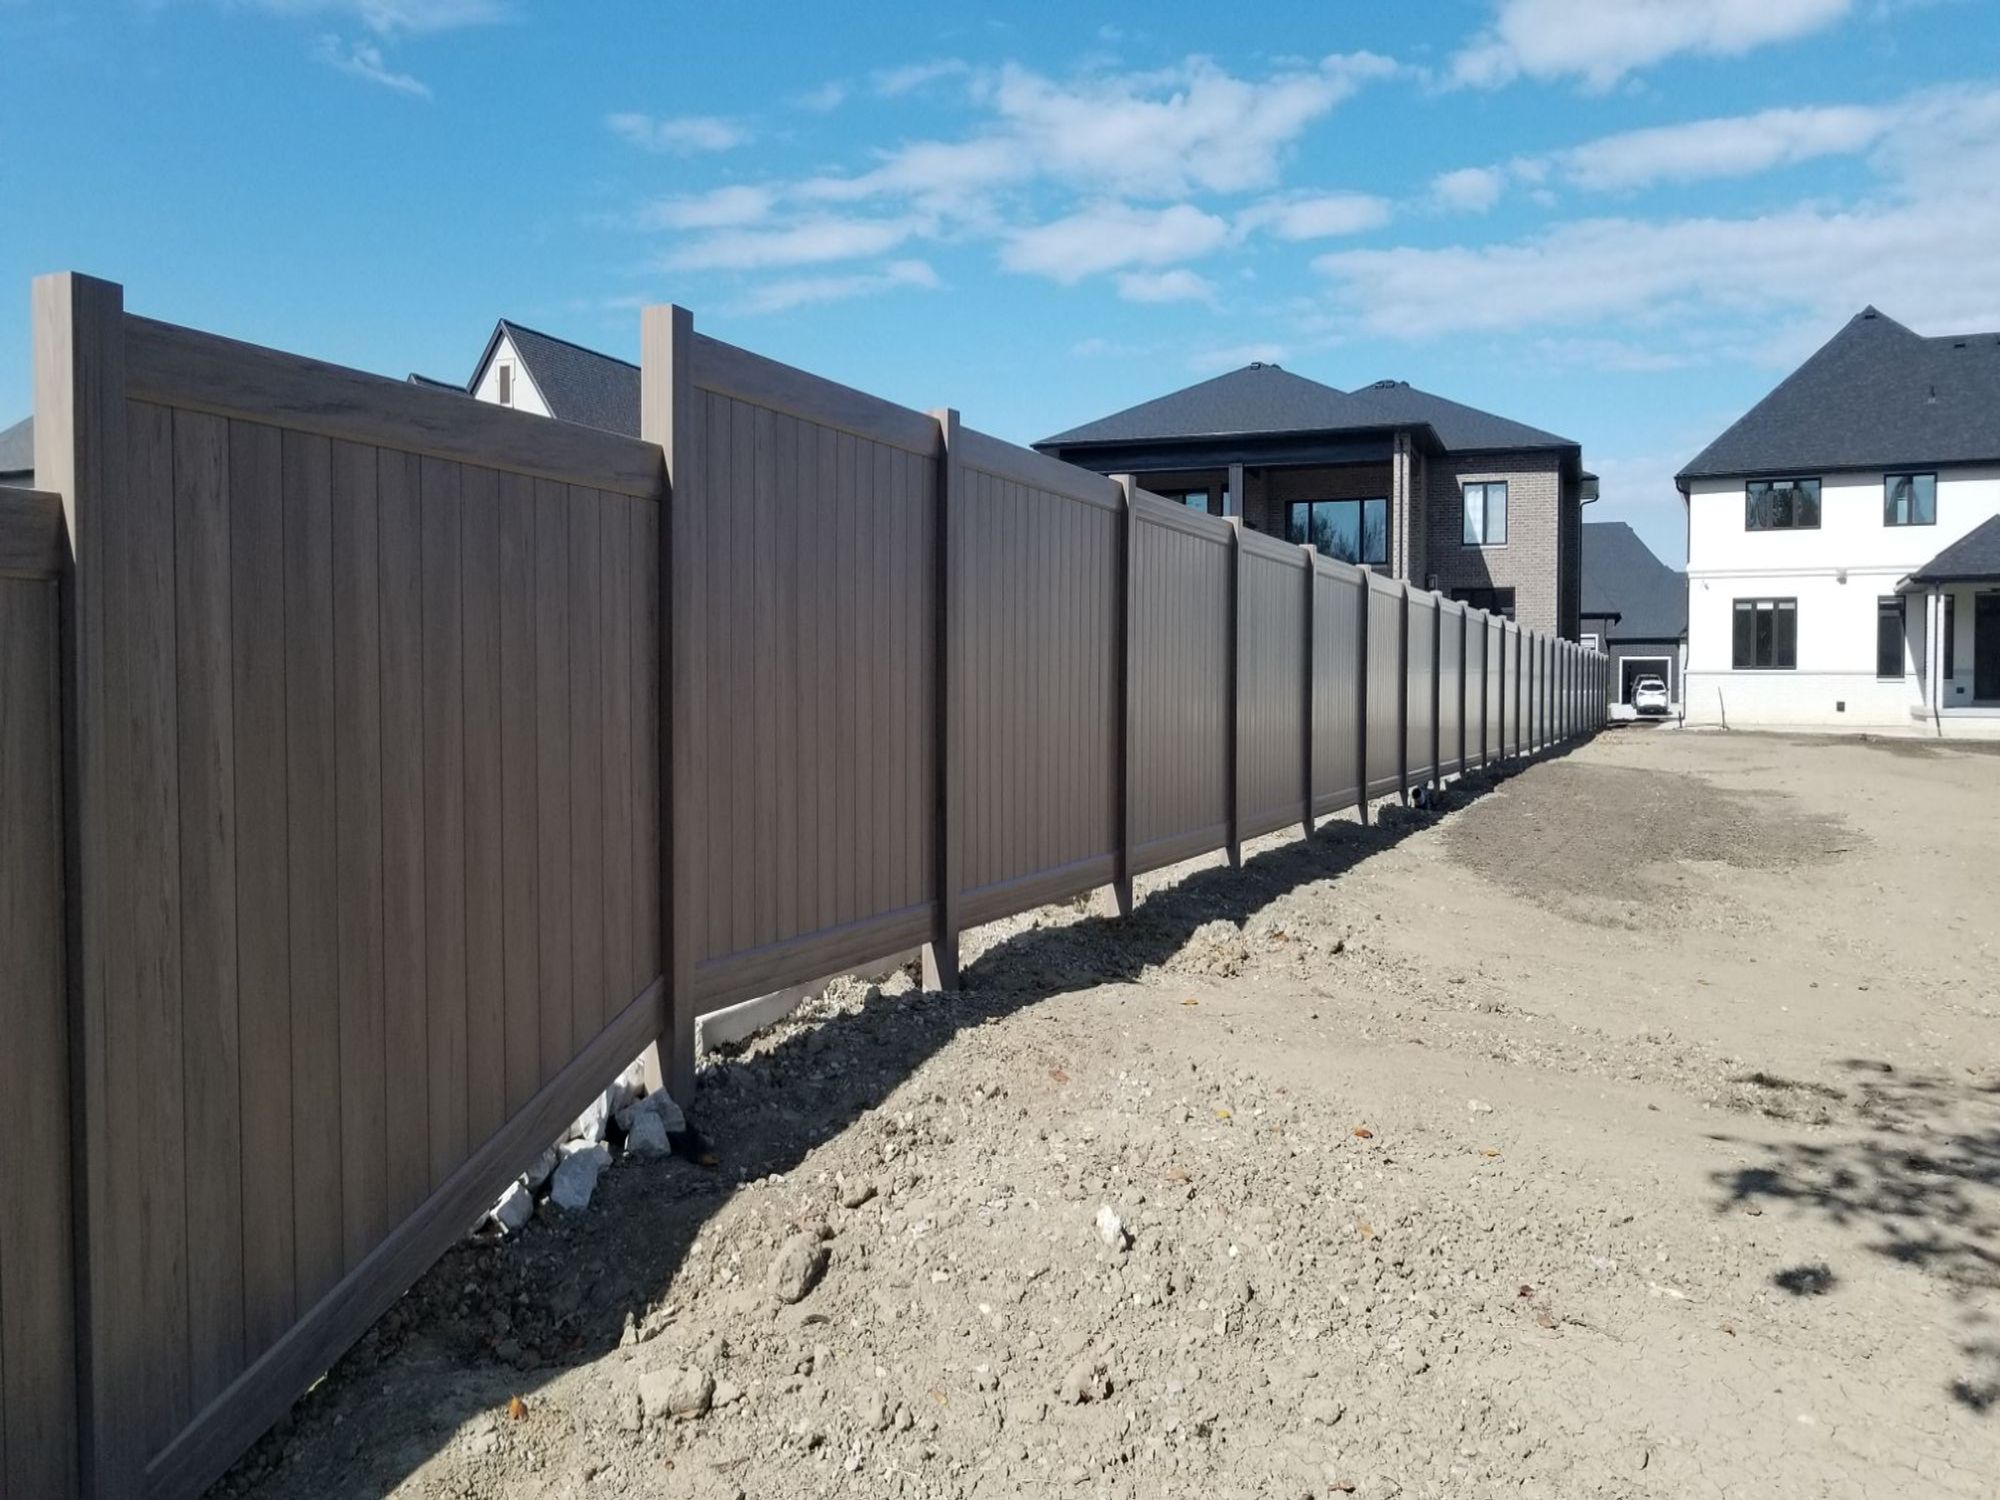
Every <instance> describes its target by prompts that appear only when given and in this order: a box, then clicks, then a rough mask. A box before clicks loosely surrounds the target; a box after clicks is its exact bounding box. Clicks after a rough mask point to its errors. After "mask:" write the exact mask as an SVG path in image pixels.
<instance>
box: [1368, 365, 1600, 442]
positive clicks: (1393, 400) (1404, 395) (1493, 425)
mask: <svg viewBox="0 0 2000 1500" xmlns="http://www.w3.org/2000/svg"><path fill="white" fill-rule="evenodd" d="M1354 394H1355V395H1357V396H1360V397H1362V398H1363V399H1365V400H1366V401H1367V402H1368V404H1369V405H1370V406H1372V407H1374V408H1375V409H1376V410H1378V411H1385V412H1387V413H1389V415H1390V416H1391V417H1393V418H1394V419H1395V420H1396V421H1397V422H1398V423H1400V424H1406V425H1410V426H1414V425H1417V424H1419V423H1425V422H1427V423H1429V424H1430V428H1431V431H1433V432H1435V433H1436V434H1437V436H1438V441H1439V442H1440V443H1442V444H1443V445H1444V450H1445V451H1446V452H1447V453H1475V452H1478V451H1479V450H1481V449H1485V448H1574V447H1576V446H1577V445H1576V444H1575V443H1573V442H1571V441H1570V440H1569V439H1568V438H1566V437H1557V436H1556V435H1555V434H1554V433H1553V432H1544V431H1542V429H1541V428H1539V427H1530V426H1529V425H1528V424H1527V423H1525V422H1515V421H1511V420H1509V419H1508V418H1506V417H1496V416H1495V415H1494V414H1493V413H1492V412H1490V411H1481V410H1480V409H1479V408H1478V407H1476V406H1466V405H1465V404H1464V403H1462V402H1458V401H1448V400H1446V399H1445V398H1444V397H1443V396H1433V395H1432V394H1431V393H1430V392H1429V391H1420V390H1418V389H1417V388H1416V387H1415V386H1413V385H1411V384H1410V383H1409V381H1407V380H1378V381H1376V382H1375V384H1373V385H1366V386H1363V387H1362V388H1361V389H1360V390H1358V391H1356V392H1355V393H1354Z"/></svg>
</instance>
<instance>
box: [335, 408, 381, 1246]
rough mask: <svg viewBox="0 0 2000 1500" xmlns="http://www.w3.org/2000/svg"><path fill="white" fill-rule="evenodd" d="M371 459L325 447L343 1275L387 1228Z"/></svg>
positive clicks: (342, 446)
mask: <svg viewBox="0 0 2000 1500" xmlns="http://www.w3.org/2000/svg"><path fill="white" fill-rule="evenodd" d="M377 470H378V460H377V456H376V451H375V449H373V448H371V447H367V446H365V445H363V444H360V443H345V442H339V443H335V444H334V445H333V452H332V490H333V723H334V763H335V765H336V767H337V772H336V777H335V782H334V801H335V805H336V806H337V807H338V809H339V812H340V820H339V825H338V827H337V829H336V831H335V845H336V849H335V858H336V868H335V872H334V879H335V888H336V893H337V894H336V897H335V900H336V904H337V923H336V936H337V940H338V944H339V965H340V967H339V991H340V1170H341V1226H342V1229H343V1231H344V1236H345V1243H344V1246H343V1255H342V1263H343V1268H344V1269H345V1270H349V1271H351V1270H353V1269H354V1267H356V1266H357V1265H359V1264H360V1263H361V1261H362V1260H363V1259H364V1258H365V1257H366V1256H367V1254H368V1252H369V1250H371V1249H373V1248H374V1246H375V1245H376V1244H377V1243H378V1242H379V1241H380V1240H381V1238H382V1236H383V1235H385V1234H387V1233H388V1232H389V1230H390V1229H391V1228H392V1227H393V1226H394V1224H395V1216H394V1215H393V1214H392V1213H391V1211H390V1208H389V1201H388V1193H387V1190H386V1182H387V1174H388V1171H389V1161H388V1155H389V1136H388V1130H387V1118H388V1097H387V1089H386V1086H385V1081H384V1079H385V1071H384V1060H383V1049H384V1047H385V1046H386V1045H387V1037H388V1033H387V1021H386V1016H385V1011H384V1006H385V995H386V990H385V987H384V974H383V958H384V952H385V947H384V945H385V941H386V939H385V935H384V931H385V930H384V902H383V864H382V826H383V824H382V806H383V801H382V589H381V528H380V520H379V511H378V478H377Z"/></svg>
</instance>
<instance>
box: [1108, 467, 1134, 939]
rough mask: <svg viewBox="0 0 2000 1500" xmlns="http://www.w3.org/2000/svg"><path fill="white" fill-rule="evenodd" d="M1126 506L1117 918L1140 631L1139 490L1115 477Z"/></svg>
mask: <svg viewBox="0 0 2000 1500" xmlns="http://www.w3.org/2000/svg"><path fill="white" fill-rule="evenodd" d="M1113 477H1114V478H1115V479H1116V480H1117V482H1118V490H1119V493H1120V495H1122V496H1123V498H1124V501H1125V504H1124V511H1123V532H1124V534H1123V535H1122V536H1121V537H1120V539H1119V540H1120V543H1121V545H1120V546H1119V549H1118V555H1119V564H1118V618H1119V621H1120V624H1119V642H1118V646H1119V649H1118V877H1117V879H1116V880H1115V881H1113V882H1112V886H1111V896H1112V899H1113V900H1114V901H1115V902H1116V903H1117V905H1118V915H1119V916H1121V917H1129V916H1131V915H1132V828H1133V823H1134V819H1133V816H1132V813H1133V804H1134V801H1135V797H1134V791H1133V788H1134V785H1135V779H1134V777H1133V775H1132V745H1133V741H1134V740H1135V739H1136V737H1137V736H1136V734H1135V733H1134V722H1133V714H1134V710H1135V700H1134V697H1133V692H1132V682H1133V677H1134V672H1133V668H1134V665H1135V663H1136V660H1137V656H1138V649H1139V632H1138V630H1137V629H1136V628H1135V623H1134V619H1133V615H1134V611H1135V609H1136V603H1135V599H1134V591H1133V587H1132V580H1133V579H1134V578H1135V577H1136V576H1137V575H1138V567H1137V563H1138V556H1139V516H1138V507H1137V505H1136V504H1135V503H1134V501H1133V499H1132V492H1133V490H1134V489H1136V488H1137V487H1138V486H1137V484H1136V482H1135V481H1134V480H1133V478H1132V476H1131V475H1130V474H1119V475H1115V476H1113Z"/></svg>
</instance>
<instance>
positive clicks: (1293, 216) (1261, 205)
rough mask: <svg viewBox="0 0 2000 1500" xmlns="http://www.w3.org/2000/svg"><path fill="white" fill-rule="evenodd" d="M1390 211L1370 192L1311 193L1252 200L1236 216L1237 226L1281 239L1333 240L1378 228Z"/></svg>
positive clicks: (1387, 220) (1386, 218)
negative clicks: (1263, 231) (1252, 201)
mask: <svg viewBox="0 0 2000 1500" xmlns="http://www.w3.org/2000/svg"><path fill="white" fill-rule="evenodd" d="M1392 212H1393V210H1392V208H1391V207H1390V204H1389V201H1388V200H1387V199H1386V198H1377V197H1375V196H1373V195H1372V194H1369V193H1313V194H1307V195H1303V196H1293V197H1278V198H1265V199H1262V200H1260V201H1259V202H1256V203H1253V204H1251V205H1250V206H1249V207H1248V208H1246V209H1244V210H1243V212H1242V213H1240V214H1238V215H1237V216H1236V228H1237V230H1238V231H1239V232H1240V233H1249V232H1251V231H1255V230H1267V231H1269V232H1270V233H1271V234H1273V235H1275V236H1277V238H1279V239H1281V240H1321V239H1332V238H1334V237H1336V236H1338V235H1346V234H1363V233H1365V232H1366V231H1368V230H1370V229H1380V228H1381V227H1382V226H1383V225H1384V224H1386V223H1388V222H1389V219H1390V216H1391V214H1392Z"/></svg>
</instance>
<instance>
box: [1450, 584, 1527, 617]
mask: <svg viewBox="0 0 2000 1500" xmlns="http://www.w3.org/2000/svg"><path fill="white" fill-rule="evenodd" d="M1451 597H1452V598H1453V599H1454V600H1455V601H1457V602H1458V603H1460V604H1469V605H1471V606H1472V607H1473V608H1474V609H1483V610H1485V611H1486V613H1488V614H1489V615H1498V616H1500V618H1501V619H1503V620H1511V619H1513V618H1514V591H1513V590H1512V589H1487V588H1469V589H1453V590H1452V591H1451Z"/></svg>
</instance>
